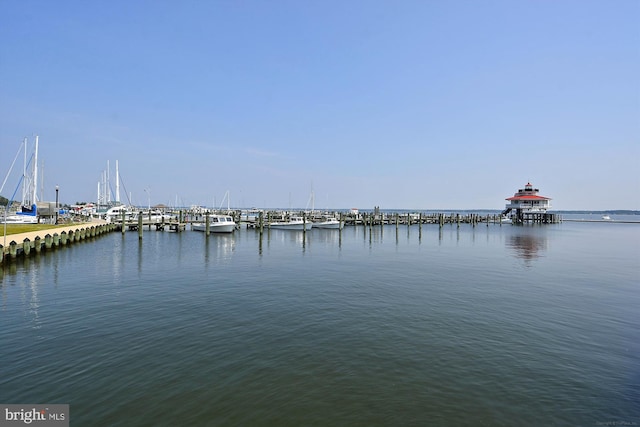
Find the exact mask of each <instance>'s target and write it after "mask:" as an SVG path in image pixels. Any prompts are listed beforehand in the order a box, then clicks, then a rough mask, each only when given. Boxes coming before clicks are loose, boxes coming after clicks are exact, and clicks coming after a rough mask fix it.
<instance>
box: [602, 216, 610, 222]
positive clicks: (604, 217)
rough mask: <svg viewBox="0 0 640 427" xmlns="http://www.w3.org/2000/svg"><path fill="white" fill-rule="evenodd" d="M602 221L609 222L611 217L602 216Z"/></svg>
mask: <svg viewBox="0 0 640 427" xmlns="http://www.w3.org/2000/svg"><path fill="white" fill-rule="evenodd" d="M602 220H603V221H611V217H610V216H609V215H602Z"/></svg>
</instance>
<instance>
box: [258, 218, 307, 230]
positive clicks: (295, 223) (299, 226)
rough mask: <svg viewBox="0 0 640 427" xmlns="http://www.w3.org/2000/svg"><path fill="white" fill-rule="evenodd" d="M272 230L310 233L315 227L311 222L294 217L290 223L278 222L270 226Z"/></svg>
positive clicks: (290, 219)
mask: <svg viewBox="0 0 640 427" xmlns="http://www.w3.org/2000/svg"><path fill="white" fill-rule="evenodd" d="M269 227H270V228H274V229H277V230H302V231H309V230H311V227H313V223H312V222H311V221H307V220H306V219H305V218H303V217H301V216H292V217H290V218H289V220H288V221H277V222H272V223H270V224H269Z"/></svg>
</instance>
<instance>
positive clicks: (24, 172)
mask: <svg viewBox="0 0 640 427" xmlns="http://www.w3.org/2000/svg"><path fill="white" fill-rule="evenodd" d="M22 144H23V149H24V163H23V166H22V201H21V202H22V206H24V205H25V204H26V203H27V138H25V139H24V141H23V142H22Z"/></svg>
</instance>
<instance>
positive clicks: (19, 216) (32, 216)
mask: <svg viewBox="0 0 640 427" xmlns="http://www.w3.org/2000/svg"><path fill="white" fill-rule="evenodd" d="M23 209H24V208H23ZM1 222H5V223H7V224H37V223H38V215H37V210H36V205H33V211H32V212H24V211H23V212H16V213H15V214H13V215H7V216H6V218H3V220H2V221H1Z"/></svg>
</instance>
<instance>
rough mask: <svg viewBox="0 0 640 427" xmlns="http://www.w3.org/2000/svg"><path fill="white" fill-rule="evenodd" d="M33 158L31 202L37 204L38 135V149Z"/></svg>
mask: <svg viewBox="0 0 640 427" xmlns="http://www.w3.org/2000/svg"><path fill="white" fill-rule="evenodd" d="M33 160H34V161H33V198H32V199H31V203H32V204H35V203H36V200H38V135H36V151H35V155H34V158H33Z"/></svg>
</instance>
